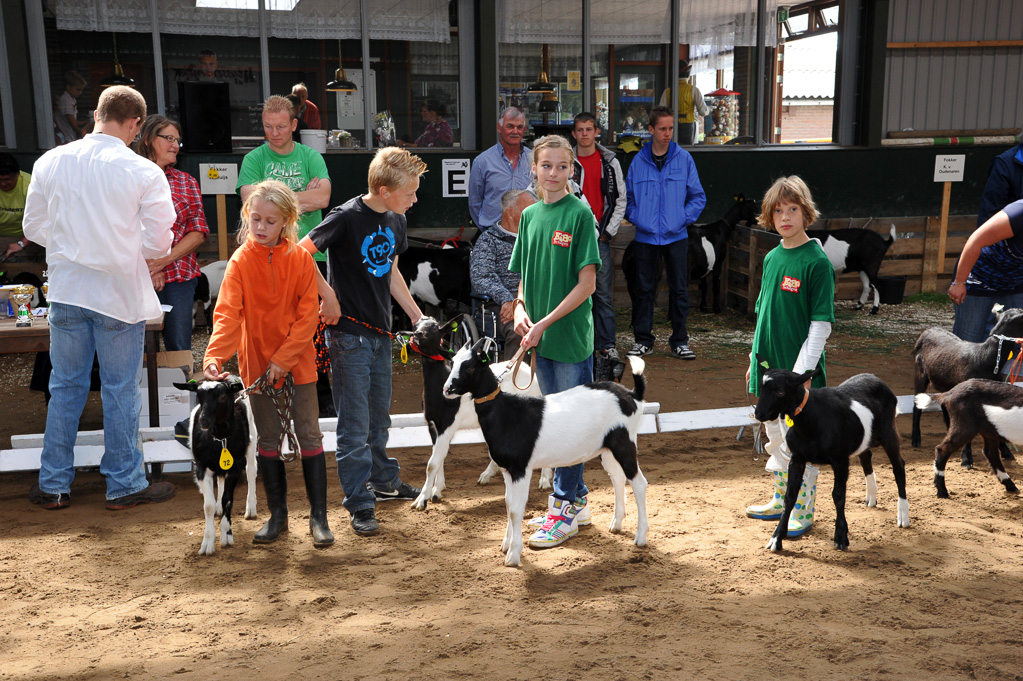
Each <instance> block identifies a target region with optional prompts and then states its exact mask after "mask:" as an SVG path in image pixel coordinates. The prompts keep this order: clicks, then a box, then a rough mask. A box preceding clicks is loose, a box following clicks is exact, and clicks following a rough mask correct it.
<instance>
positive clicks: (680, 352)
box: [671, 343, 696, 359]
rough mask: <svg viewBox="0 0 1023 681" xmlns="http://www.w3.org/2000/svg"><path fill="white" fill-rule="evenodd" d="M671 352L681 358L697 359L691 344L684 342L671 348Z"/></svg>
mask: <svg viewBox="0 0 1023 681" xmlns="http://www.w3.org/2000/svg"><path fill="white" fill-rule="evenodd" d="M671 354H672V355H673V356H675V357H678V358H679V359H696V353H695V352H693V351H692V350H690V349H689V346H688V345H686V344H684V343H683V344H682V345H679V346H676V347H674V348H672V349H671Z"/></svg>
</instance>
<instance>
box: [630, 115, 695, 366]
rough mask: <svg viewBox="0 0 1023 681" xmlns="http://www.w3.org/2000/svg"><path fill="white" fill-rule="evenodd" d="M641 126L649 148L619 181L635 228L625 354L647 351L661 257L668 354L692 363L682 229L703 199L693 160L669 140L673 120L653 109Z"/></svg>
mask: <svg viewBox="0 0 1023 681" xmlns="http://www.w3.org/2000/svg"><path fill="white" fill-rule="evenodd" d="M647 127H648V129H649V131H650V135H651V140H650V144H648V145H647V146H645V147H643V148H642V149H640V150H639V153H638V154H636V157H635V158H634V159H632V165H631V166H629V173H628V175H627V176H626V178H625V188H626V195H627V200H626V205H625V217H626V218H627V219H628V220H629V222H631V223H632V224H633V225H635V226H636V238H635V246H634V249H635V253H636V298H635V300H633V301H632V305H633V315H632V332H633V334H634V336H635V339H636V343H635V345H633V346H632V349H631V350H629V354H630V355H639V356H642V355H649V354H650V353H652V352H653V349H654V334H653V325H654V294H655V287H656V285H657V272H658V269H659V261H660V260H661V259H662V258H663V259H664V269H665V272H666V273H667V276H668V305H669V307H670V313H669V317H670V318H671V338H670V339H669V343H670V345H671V354H672V355H673V356H674V357H678V358H680V359H696V354H695V353H693V351H692V350H691V349H689V334H688V333H687V332H686V317H687V316H688V315H689V296H688V294H687V293H686V286H687V285H688V284H689V278H688V276H687V273H686V264H687V261H688V258H689V248H688V244H689V233H688V232H687V231H686V228H687V227H688V226H689V225H691V224H692V223H693V222H695V221H696V218H698V217H699V215H700V213H702V212H703V207H704V206H706V205H707V195H706V194H704V192H703V186H702V185H701V184H700V177H699V175H698V174H697V172H696V164H695V163H694V162H693V157H692V156H691V155H690V154H689V152H688V151H686V150H685V149H683V148H682V147H680V146H679V145H677V144H675V142H673V141H672V136H673V134H674V131H675V117H674V116H673V115H672V113H671V109H669V108H667V107H664V106H658V107H654V109H653V111H651V112H650V125H649V126H647Z"/></svg>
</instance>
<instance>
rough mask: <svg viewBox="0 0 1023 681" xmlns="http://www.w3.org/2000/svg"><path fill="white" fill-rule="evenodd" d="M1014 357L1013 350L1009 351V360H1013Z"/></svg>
mask: <svg viewBox="0 0 1023 681" xmlns="http://www.w3.org/2000/svg"><path fill="white" fill-rule="evenodd" d="M1012 355H1013V352H1012V350H1009V357H1008V359H1012Z"/></svg>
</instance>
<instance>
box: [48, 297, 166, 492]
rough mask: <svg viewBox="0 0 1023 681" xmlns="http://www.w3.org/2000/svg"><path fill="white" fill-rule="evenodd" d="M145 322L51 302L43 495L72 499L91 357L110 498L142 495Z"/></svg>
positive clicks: (102, 468) (102, 467)
mask: <svg viewBox="0 0 1023 681" xmlns="http://www.w3.org/2000/svg"><path fill="white" fill-rule="evenodd" d="M145 332H146V323H145V322H138V323H137V324H128V323H127V322H122V321H119V320H117V319H114V318H113V317H108V316H106V315H103V314H100V313H99V312H93V311H92V310H87V309H85V308H83V307H78V306H76V305H66V304H64V303H50V360H51V361H52V362H53V373H51V374H50V395H51V397H50V404H49V405H48V407H47V412H46V433H45V434H44V435H43V454H42V462H41V464H40V466H39V489H40V490H42V491H43V492H46V493H47V494H69V493H70V492H71V483H72V482H74V479H75V439H76V438H77V436H78V420H79V419H80V418H81V416H82V409H83V408H84V407H85V399H86V398H87V397H88V396H89V382H90V375H91V373H92V357H93V354H95V355H97V356H98V357H99V375H100V380H101V381H102V383H103V388H102V391H101V393H100V395H101V397H102V399H103V445H104V448H103V458H102V459H101V460H100V465H99V470H100V473H102V474H103V476H104V477H105V478H106V481H107V495H106V498H107V499H117V498H118V497H123V496H125V495H127V494H134V493H136V492H141V491H142V490H144V489H145V488H146V487H148V486H149V482H148V481H147V480H146V470H145V465H144V463H143V461H142V449H141V448H140V445H139V413H140V412H141V410H142V393H141V386H140V383H141V381H142V342H143V338H144V336H145Z"/></svg>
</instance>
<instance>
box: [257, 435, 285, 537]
mask: <svg viewBox="0 0 1023 681" xmlns="http://www.w3.org/2000/svg"><path fill="white" fill-rule="evenodd" d="M257 458H258V459H259V468H260V472H261V473H262V475H263V489H264V490H265V491H266V505H267V506H268V507H269V508H270V519H269V520H267V521H266V524H265V525H263V527H262V529H260V530H259V532H257V533H256V534H255V536H253V537H252V543H253V544H269V543H270V542H273V541H276V539H277V536H278V535H279V534H280V533H281V532H283V531H285V530H287V529H288V479H287V477H286V476H285V473H284V462H283V461H281V460H280V458H279V457H277V456H262V454H261V455H260V456H259V457H257Z"/></svg>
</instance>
